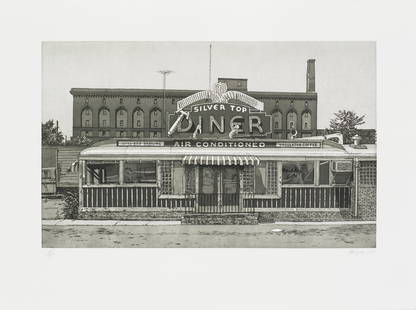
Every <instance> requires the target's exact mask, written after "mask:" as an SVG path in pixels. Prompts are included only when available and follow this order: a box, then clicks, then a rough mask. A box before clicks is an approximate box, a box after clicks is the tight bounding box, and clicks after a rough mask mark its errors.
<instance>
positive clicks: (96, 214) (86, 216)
mask: <svg viewBox="0 0 416 310" xmlns="http://www.w3.org/2000/svg"><path fill="white" fill-rule="evenodd" d="M183 214H184V212H183V211H165V210H163V211H160V210H158V211H156V210H155V211H137V210H134V211H133V210H131V211H126V210H123V211H109V210H97V209H95V210H81V211H79V214H78V219H81V220H121V221H123V220H135V221H180V220H181V218H182V216H183Z"/></svg>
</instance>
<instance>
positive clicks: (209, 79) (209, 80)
mask: <svg viewBox="0 0 416 310" xmlns="http://www.w3.org/2000/svg"><path fill="white" fill-rule="evenodd" d="M211 49H212V44H209V78H208V90H210V89H211V66H212V63H211Z"/></svg>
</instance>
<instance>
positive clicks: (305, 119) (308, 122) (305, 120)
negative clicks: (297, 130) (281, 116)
mask: <svg viewBox="0 0 416 310" xmlns="http://www.w3.org/2000/svg"><path fill="white" fill-rule="evenodd" d="M302 130H312V114H311V112H310V111H305V112H303V114H302Z"/></svg>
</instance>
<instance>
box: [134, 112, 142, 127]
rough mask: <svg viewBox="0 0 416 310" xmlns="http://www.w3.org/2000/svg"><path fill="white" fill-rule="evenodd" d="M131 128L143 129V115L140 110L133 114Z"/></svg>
mask: <svg viewBox="0 0 416 310" xmlns="http://www.w3.org/2000/svg"><path fill="white" fill-rule="evenodd" d="M133 128H144V113H143V110H142V109H136V110H134V112H133Z"/></svg>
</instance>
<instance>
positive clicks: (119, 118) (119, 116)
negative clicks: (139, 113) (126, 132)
mask: <svg viewBox="0 0 416 310" xmlns="http://www.w3.org/2000/svg"><path fill="white" fill-rule="evenodd" d="M116 127H117V128H127V111H126V110H124V109H120V110H118V111H117V113H116Z"/></svg>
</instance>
